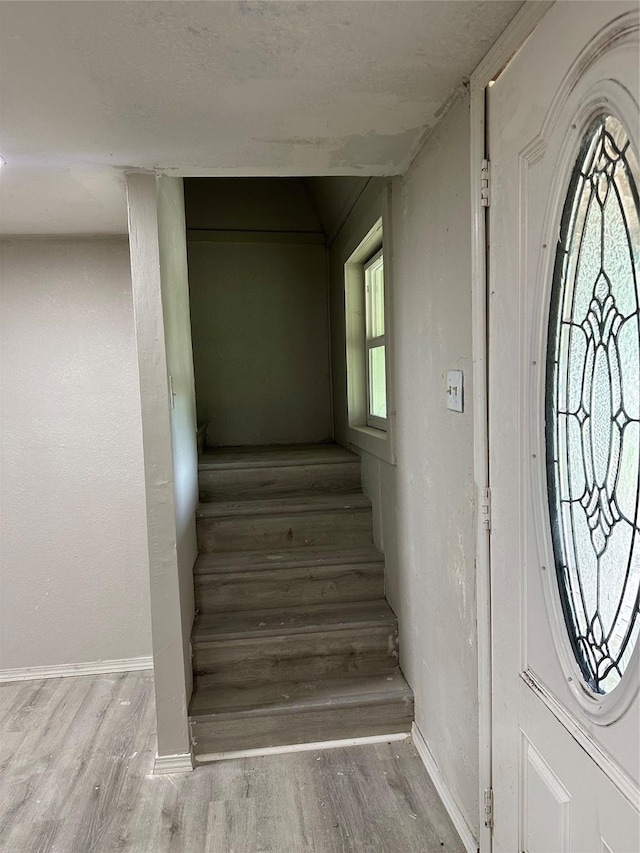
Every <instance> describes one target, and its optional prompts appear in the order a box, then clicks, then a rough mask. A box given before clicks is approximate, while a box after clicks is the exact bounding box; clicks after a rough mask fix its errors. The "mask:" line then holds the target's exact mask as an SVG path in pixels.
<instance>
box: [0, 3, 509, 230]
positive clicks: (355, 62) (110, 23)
mask: <svg viewBox="0 0 640 853" xmlns="http://www.w3.org/2000/svg"><path fill="white" fill-rule="evenodd" d="M520 5H521V3H520V2H519V0H517V1H516V2H497V1H496V0H491V2H466V1H465V0H449V2H433V0H413V2H403V0H387V2H366V1H365V0H342V2H335V0H333V1H332V0H313V2H279V0H278V1H276V0H268V2H265V0H263V2H248V0H244V2H222V0H207V2H155V0H151V2H138V0H129V2H56V0H53V2H2V3H0V52H1V53H0V57H1V58H0V72H1V89H0V99H1V100H0V103H1V112H0V128H1V129H0V154H1V155H2V156H3V158H4V159H5V161H6V165H5V166H3V168H2V171H1V173H0V229H1V230H2V231H3V233H5V234H21V233H22V234H37V233H49V234H56V233H57V234H61V233H118V232H125V231H126V205H125V198H124V180H123V175H124V172H125V171H126V170H128V169H155V170H159V171H161V172H165V173H168V174H175V175H202V176H227V175H390V174H397V173H400V172H402V171H403V170H404V169H405V168H406V166H407V165H408V163H409V162H410V160H411V157H412V156H413V154H414V153H415V151H416V149H417V147H418V145H419V143H420V140H421V138H422V137H423V135H424V133H425V131H426V130H428V128H429V127H431V126H433V125H434V124H435V123H436V122H437V121H438V116H439V114H440V113H441V111H442V109H443V106H444V105H445V104H446V102H447V99H448V98H449V97H450V95H451V93H452V92H453V91H454V89H455V88H456V86H457V85H459V84H460V82H461V81H462V79H463V78H464V77H465V76H467V75H469V74H470V73H471V71H472V70H473V68H474V67H475V66H476V65H477V63H478V62H479V60H480V59H481V58H482V57H483V55H484V54H485V53H486V51H487V50H488V48H489V47H490V45H491V44H492V43H493V42H494V41H495V39H496V37H497V36H498V35H499V34H500V32H501V31H502V30H503V29H504V27H505V26H506V24H507V23H508V22H509V20H510V19H511V18H512V17H513V15H514V14H515V13H516V11H517V10H518V8H519V6H520Z"/></svg>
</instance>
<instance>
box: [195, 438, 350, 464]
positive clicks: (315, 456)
mask: <svg viewBox="0 0 640 853" xmlns="http://www.w3.org/2000/svg"><path fill="white" fill-rule="evenodd" d="M354 461H358V456H357V455H356V454H355V453H351V451H349V450H346V449H345V448H344V447H340V446H339V445H338V444H320V445H318V444H301V445H298V444H294V445H283V446H273V447H219V448H215V449H213V450H205V451H204V452H203V454H202V455H201V457H200V460H199V468H200V470H212V469H213V470H215V469H218V470H223V469H232V468H236V469H241V468H271V467H288V466H290V465H322V464H324V463H332V462H333V463H335V462H354Z"/></svg>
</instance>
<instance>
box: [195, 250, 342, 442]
mask: <svg viewBox="0 0 640 853" xmlns="http://www.w3.org/2000/svg"><path fill="white" fill-rule="evenodd" d="M189 283H190V288H191V306H192V312H191V316H192V324H193V357H194V364H195V373H196V397H197V402H198V420H199V422H200V423H207V424H209V427H208V429H207V438H208V440H209V441H210V442H212V443H215V444H221V445H239V444H289V443H291V444H295V443H304V442H314V441H323V440H326V439H327V438H330V437H331V404H330V392H329V340H328V323H327V281H326V251H325V248H324V246H321V245H307V244H301V245H297V244H288V243H269V242H266V243H204V242H198V243H190V244H189Z"/></svg>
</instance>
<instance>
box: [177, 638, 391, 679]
mask: <svg viewBox="0 0 640 853" xmlns="http://www.w3.org/2000/svg"><path fill="white" fill-rule="evenodd" d="M397 665H398V632H397V627H394V628H391V627H389V626H383V627H371V628H357V629H344V630H340V631H326V632H318V633H308V634H289V635H281V636H276V637H264V638H260V639H246V640H244V639H243V640H220V641H215V642H207V643H205V642H201V641H198V642H196V643H194V645H193V671H194V674H195V676H196V678H197V679H198V683H202V684H243V683H252V682H265V681H298V680H315V679H317V678H338V677H342V676H344V675H370V674H373V673H383V672H392V671H393V670H394V669H395V667H396V666H397Z"/></svg>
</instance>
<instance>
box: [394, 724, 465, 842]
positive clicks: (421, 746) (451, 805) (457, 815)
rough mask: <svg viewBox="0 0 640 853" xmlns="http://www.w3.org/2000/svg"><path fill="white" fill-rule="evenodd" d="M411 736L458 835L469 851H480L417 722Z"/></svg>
mask: <svg viewBox="0 0 640 853" xmlns="http://www.w3.org/2000/svg"><path fill="white" fill-rule="evenodd" d="M411 738H412V740H413V744H414V746H415V748H416V750H417V752H418V755H419V756H420V758H421V759H422V763H423V764H424V766H425V768H426V771H427V773H428V774H429V777H430V779H431V781H432V782H433V786H434V788H435V789H436V791H437V793H438V796H439V797H440V799H441V800H442V804H443V805H444V807H445V809H446V810H447V814H448V815H449V817H450V818H451V822H452V823H453V825H454V826H455V828H456V831H457V833H458V835H459V836H460V839H461V841H462V844H463V845H464V848H465V850H466V851H467V853H478V851H479V849H480V848H479V846H478V842H477V841H476V839H475V838H474V835H473V833H472V832H471V830H470V828H469V825H468V823H467V821H466V819H465V817H464V815H463V814H462V812H461V810H460V807H459V806H458V804H457V802H456V801H455V799H454V796H453V794H452V793H451V791H450V789H449V786H448V785H447V783H446V782H445V779H444V776H443V775H442V773H441V772H440V769H439V767H438V765H437V763H436V760H435V758H434V757H433V754H432V752H431V750H430V749H429V747H428V746H427V742H426V740H425V739H424V736H423V734H422V732H421V731H420V729H419V728H418V726H417V725H416V723H415V722H414V723H412V725H411Z"/></svg>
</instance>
